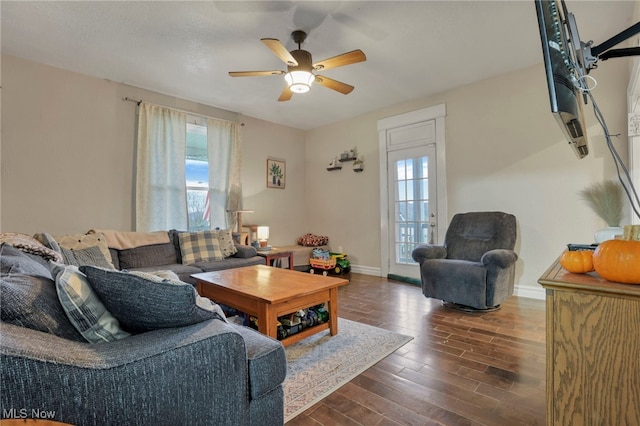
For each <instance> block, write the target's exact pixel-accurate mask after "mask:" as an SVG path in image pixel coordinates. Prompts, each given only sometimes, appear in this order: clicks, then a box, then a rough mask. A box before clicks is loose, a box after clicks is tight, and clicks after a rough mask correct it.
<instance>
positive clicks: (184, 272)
mask: <svg viewBox="0 0 640 426" xmlns="http://www.w3.org/2000/svg"><path fill="white" fill-rule="evenodd" d="M214 263H215V262H214ZM160 267H161V268H162V269H168V270H170V271H173V272H175V274H176V275H177V276H178V278H179V279H180V281H183V282H185V283H189V284H193V285H195V283H196V280H195V279H194V278H191V275H193V274H199V273H201V272H202V269H200V268H198V267H196V266H194V265H183V264H182V263H173V264H171V265H161V266H145V267H140V268H130V269H128V271H141V272H155V271H157V270H158V269H160Z"/></svg>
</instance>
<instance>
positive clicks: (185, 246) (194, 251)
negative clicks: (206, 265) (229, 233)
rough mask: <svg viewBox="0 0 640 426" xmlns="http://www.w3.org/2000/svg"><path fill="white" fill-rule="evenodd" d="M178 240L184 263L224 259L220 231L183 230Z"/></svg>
mask: <svg viewBox="0 0 640 426" xmlns="http://www.w3.org/2000/svg"><path fill="white" fill-rule="evenodd" d="M178 241H179V243H180V252H181V253H182V264H183V265H191V264H194V263H198V262H208V261H211V260H223V259H224V255H223V253H222V249H221V248H220V241H219V240H218V231H199V232H181V233H179V234H178Z"/></svg>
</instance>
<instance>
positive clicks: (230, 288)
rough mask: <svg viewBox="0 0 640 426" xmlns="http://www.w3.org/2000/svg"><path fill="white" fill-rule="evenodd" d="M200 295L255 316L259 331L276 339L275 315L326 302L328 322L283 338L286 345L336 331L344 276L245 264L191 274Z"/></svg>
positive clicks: (344, 280) (346, 282)
mask: <svg viewBox="0 0 640 426" xmlns="http://www.w3.org/2000/svg"><path fill="white" fill-rule="evenodd" d="M192 277H193V278H195V279H196V280H197V284H196V286H197V287H196V288H197V290H198V293H199V294H200V295H201V296H204V297H207V298H209V299H211V300H213V301H215V302H217V303H223V304H225V305H228V306H230V307H232V308H235V309H237V310H239V311H242V312H244V313H246V314H249V315H253V316H255V317H256V318H257V319H258V331H259V332H260V333H262V334H266V335H267V336H270V337H273V338H274V339H277V336H278V334H277V322H278V317H280V316H283V315H286V314H290V313H293V312H296V311H298V310H300V309H305V308H309V307H311V306H315V305H319V304H321V303H325V302H327V304H328V306H327V310H328V311H329V321H328V322H325V323H322V324H318V325H315V326H313V327H308V328H305V329H304V330H302V331H300V332H298V333H296V334H293V335H291V336H289V337H287V338H285V339H283V340H281V341H282V344H283V345H285V346H287V345H290V344H292V343H295V342H297V341H299V340H302V339H304V338H305V337H308V336H310V335H312V334H315V333H318V332H319V331H322V330H326V329H329V332H330V333H331V335H332V336H334V335H336V334H337V333H338V287H340V286H343V285H345V284H348V283H349V281H348V280H346V279H343V278H336V277H323V276H321V275H314V274H307V273H304V272H298V271H292V270H289V269H281V268H272V267H269V266H266V265H255V266H245V267H242V268H232V269H225V270H223V271H214V272H203V273H200V274H194V275H192Z"/></svg>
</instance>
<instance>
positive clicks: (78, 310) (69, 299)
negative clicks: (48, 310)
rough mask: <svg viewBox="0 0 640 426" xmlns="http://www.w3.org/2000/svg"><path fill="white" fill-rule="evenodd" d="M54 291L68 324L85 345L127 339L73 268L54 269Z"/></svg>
mask: <svg viewBox="0 0 640 426" xmlns="http://www.w3.org/2000/svg"><path fill="white" fill-rule="evenodd" d="M56 269H57V270H58V271H59V272H58V273H57V275H56V290H57V292H58V299H59V300H60V304H61V305H62V309H64V311H65V312H66V314H67V317H68V318H69V321H71V324H73V326H74V327H75V328H76V329H77V330H78V331H79V332H80V334H82V337H84V338H85V339H86V340H87V341H88V342H89V343H99V342H111V341H113V340H118V339H123V338H125V337H127V336H130V334H129V333H127V332H126V331H124V330H122V329H121V328H120V323H119V322H118V320H117V319H116V318H115V317H114V316H113V315H111V313H110V312H109V311H107V309H106V308H105V307H104V305H103V304H102V302H101V301H100V299H99V298H98V296H97V295H96V294H95V292H94V291H93V289H92V288H91V285H90V284H89V281H88V280H87V277H86V276H85V275H84V274H83V273H82V272H80V271H79V270H78V267H77V266H67V267H64V268H61V267H57V266H56Z"/></svg>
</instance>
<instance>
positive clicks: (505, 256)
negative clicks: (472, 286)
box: [480, 249, 518, 269]
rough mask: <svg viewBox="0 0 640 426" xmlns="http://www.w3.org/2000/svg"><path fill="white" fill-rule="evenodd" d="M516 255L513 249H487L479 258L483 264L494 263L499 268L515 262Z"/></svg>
mask: <svg viewBox="0 0 640 426" xmlns="http://www.w3.org/2000/svg"><path fill="white" fill-rule="evenodd" d="M516 260H518V255H517V254H516V253H515V252H514V251H513V250H506V249H495V250H489V251H488V252H486V253H485V254H483V255H482V257H481V258H480V262H482V264H483V265H485V266H489V265H495V266H497V267H499V268H502V269H506V268H509V267H510V266H511V265H513V264H514V263H516Z"/></svg>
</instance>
